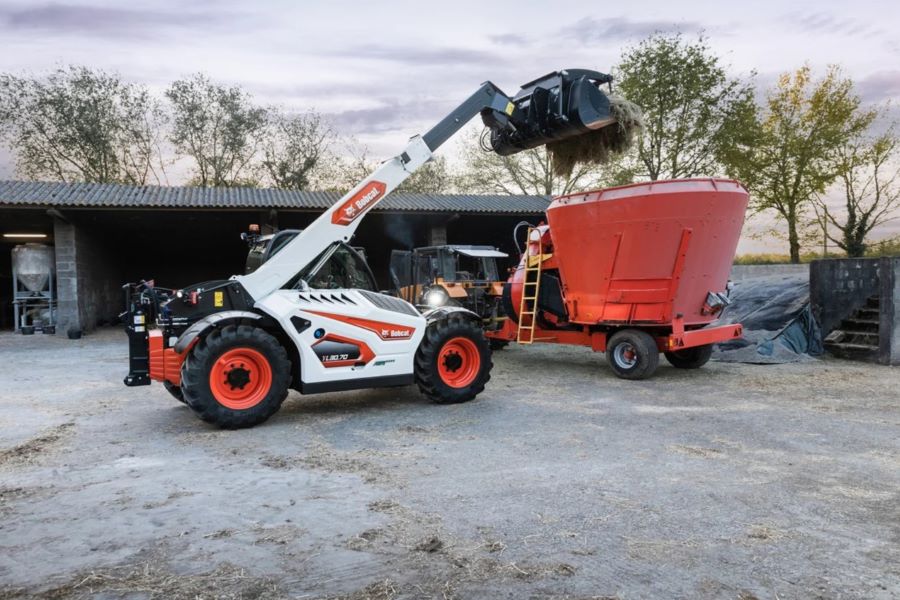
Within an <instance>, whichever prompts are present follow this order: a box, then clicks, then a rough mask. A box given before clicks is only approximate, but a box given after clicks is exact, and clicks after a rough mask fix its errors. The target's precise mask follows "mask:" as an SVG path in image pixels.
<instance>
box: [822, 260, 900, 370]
mask: <svg viewBox="0 0 900 600" xmlns="http://www.w3.org/2000/svg"><path fill="white" fill-rule="evenodd" d="M870 296H878V297H879V304H880V313H879V320H880V322H879V324H878V329H879V349H878V362H880V363H882V364H890V365H900V258H838V259H827V260H814V261H813V262H812V263H810V271H809V300H810V303H811V305H812V310H813V314H814V315H815V317H816V319H817V320H818V321H819V325H821V327H822V335H828V334H829V333H831V332H832V331H834V330H835V329H836V328H837V327H838V326H839V325H840V322H841V320H842V319H844V318H846V317H848V316H849V315H850V314H851V313H852V312H854V311H855V310H856V309H858V308H861V307H862V306H863V305H865V303H866V299H867V298H869V297H870Z"/></svg>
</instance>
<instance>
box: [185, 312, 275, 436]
mask: <svg viewBox="0 0 900 600" xmlns="http://www.w3.org/2000/svg"><path fill="white" fill-rule="evenodd" d="M290 376H291V363H290V361H289V360H288V357H287V353H286V352H285V350H284V348H283V347H282V346H281V344H279V343H278V340H276V339H275V338H274V337H272V336H271V335H269V334H268V333H266V332H265V331H263V330H262V329H260V328H258V327H250V326H248V325H229V326H227V327H224V328H222V329H214V330H213V331H212V333H210V334H209V335H207V336H206V337H205V338H203V339H201V340H200V341H199V342H198V343H197V344H196V345H195V346H194V349H193V350H191V353H190V354H189V355H188V357H187V359H186V360H185V361H184V364H183V365H182V367H181V389H182V391H183V393H184V400H185V404H187V405H188V406H190V407H191V409H192V410H193V411H194V412H195V413H197V415H198V416H199V417H200V418H201V419H203V420H204V421H206V422H207V423H213V424H215V425H218V426H219V427H222V428H224V429H239V428H241V427H253V426H254V425H258V424H260V423H262V422H263V421H265V420H266V419H268V418H269V417H271V416H272V415H273V414H275V413H276V412H278V409H279V408H281V403H282V402H283V401H284V399H285V397H286V396H287V390H288V384H289V382H290Z"/></svg>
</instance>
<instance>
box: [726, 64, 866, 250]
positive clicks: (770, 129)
mask: <svg viewBox="0 0 900 600" xmlns="http://www.w3.org/2000/svg"><path fill="white" fill-rule="evenodd" d="M874 117H875V113H874V111H871V110H863V109H862V108H861V107H860V99H859V96H857V95H856V94H855V93H854V92H853V82H852V81H851V80H850V79H848V78H845V77H843V76H842V74H841V72H840V70H839V68H838V67H836V66H831V67H829V68H828V71H827V72H826V74H825V76H824V77H823V78H822V79H821V80H820V81H818V82H814V81H813V80H812V76H811V71H810V68H809V67H808V66H804V67H802V68H800V69H798V70H797V71H796V72H794V73H786V74H784V75H782V76H781V77H780V78H779V80H778V83H777V84H776V85H775V87H774V89H771V90H769V92H768V94H767V97H766V101H765V103H764V107H763V110H762V111H761V114H758V115H757V117H756V118H755V119H754V120H756V124H755V125H753V126H752V127H753V133H752V136H751V137H752V139H749V141H747V143H743V144H737V143H736V144H734V145H733V146H731V147H730V148H729V149H727V150H724V151H723V153H722V155H723V157H724V161H725V163H726V164H727V165H728V171H729V173H730V174H732V175H733V176H736V177H737V178H738V179H740V180H741V182H742V183H743V184H744V185H745V186H747V188H748V189H749V191H750V194H751V201H752V203H753V204H752V208H753V210H755V211H756V212H761V211H765V210H772V211H774V212H775V214H776V215H777V217H778V218H779V219H780V220H782V221H784V222H785V224H786V225H787V228H788V244H789V246H790V255H791V262H793V263H798V262H800V246H801V241H802V239H801V234H802V233H803V232H802V229H803V227H804V225H806V224H807V223H808V222H809V220H808V218H807V215H808V211H809V209H810V208H811V205H812V203H813V201H814V199H815V197H816V196H818V195H820V194H822V193H824V191H825V189H826V188H827V187H828V186H829V185H830V184H831V183H832V182H833V181H834V180H835V178H836V177H837V176H838V169H839V159H838V155H837V149H838V148H841V147H843V146H845V145H846V144H847V142H848V141H849V140H851V139H852V138H853V137H854V136H856V135H859V134H860V133H861V132H862V131H864V130H865V129H866V128H867V127H868V126H869V124H870V123H871V122H872V120H873V119H874Z"/></svg>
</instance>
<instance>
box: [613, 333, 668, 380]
mask: <svg viewBox="0 0 900 600" xmlns="http://www.w3.org/2000/svg"><path fill="white" fill-rule="evenodd" d="M606 361H607V362H608V363H609V366H610V367H611V368H612V370H613V373H615V374H616V375H617V376H619V377H621V378H622V379H647V378H648V377H651V376H652V375H653V374H654V373H655V372H656V368H657V367H658V366H659V348H657V347H656V340H654V339H653V336H651V335H650V334H649V333H647V332H646V331H640V330H639V329H623V330H622V331H618V332H616V333H615V334H613V336H612V337H611V338H609V343H608V344H607V345H606Z"/></svg>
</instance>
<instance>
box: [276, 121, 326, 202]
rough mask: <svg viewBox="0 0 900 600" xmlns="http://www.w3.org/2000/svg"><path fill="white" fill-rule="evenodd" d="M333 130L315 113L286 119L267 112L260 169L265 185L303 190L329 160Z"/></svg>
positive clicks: (310, 183)
mask: <svg viewBox="0 0 900 600" xmlns="http://www.w3.org/2000/svg"><path fill="white" fill-rule="evenodd" d="M334 138H335V133H334V130H333V129H332V128H331V127H330V126H329V125H328V124H327V123H326V122H325V121H324V120H323V119H322V116H321V115H320V114H318V113H315V112H308V113H306V114H300V115H287V114H284V113H282V112H280V111H278V110H275V109H272V110H270V111H269V125H268V129H267V131H266V134H265V136H264V137H263V141H262V153H263V160H262V168H263V172H264V176H265V177H266V180H267V183H269V184H270V185H272V187H276V188H281V189H286V190H306V189H309V188H310V186H311V185H312V183H313V181H314V179H315V176H316V173H317V172H318V171H320V170H321V169H322V168H323V162H325V161H327V160H328V159H329V158H330V153H329V148H330V146H331V143H332V142H333V140H334Z"/></svg>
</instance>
